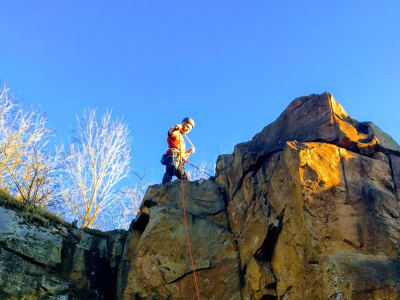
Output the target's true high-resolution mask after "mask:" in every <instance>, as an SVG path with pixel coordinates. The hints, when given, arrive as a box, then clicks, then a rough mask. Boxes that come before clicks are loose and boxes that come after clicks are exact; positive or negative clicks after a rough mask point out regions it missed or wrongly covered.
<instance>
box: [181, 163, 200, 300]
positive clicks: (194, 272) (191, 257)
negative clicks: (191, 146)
mask: <svg viewBox="0 0 400 300" xmlns="http://www.w3.org/2000/svg"><path fill="white" fill-rule="evenodd" d="M180 168H181V174H182V172H183V170H182V165H181V166H180ZM181 190H182V196H181V198H182V208H183V218H184V221H185V231H186V241H187V244H188V248H189V254H190V261H191V263H192V270H193V277H194V284H195V287H196V295H197V300H200V292H199V286H198V284H197V277H196V269H195V268H194V260H193V254H192V247H191V246H190V240H189V231H188V225H187V218H186V206H185V190H184V188H183V176H182V175H181Z"/></svg>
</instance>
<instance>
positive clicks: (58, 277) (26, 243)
mask: <svg viewBox="0 0 400 300" xmlns="http://www.w3.org/2000/svg"><path fill="white" fill-rule="evenodd" d="M38 220H39V221H38ZM43 221H44V222H43ZM126 235H127V234H126V232H123V231H114V232H109V233H100V232H99V233H95V232H87V231H83V230H79V229H76V228H73V227H72V226H68V224H62V223H60V222H57V221H55V220H52V219H43V218H36V219H35V218H32V216H30V215H29V214H26V212H24V211H21V210H18V209H9V208H5V207H1V206H0V299H60V300H61V299H65V300H67V299H112V298H113V296H114V291H115V285H116V280H115V279H116V273H117V266H118V263H119V259H120V257H121V255H122V249H123V245H124V242H125V240H126Z"/></svg>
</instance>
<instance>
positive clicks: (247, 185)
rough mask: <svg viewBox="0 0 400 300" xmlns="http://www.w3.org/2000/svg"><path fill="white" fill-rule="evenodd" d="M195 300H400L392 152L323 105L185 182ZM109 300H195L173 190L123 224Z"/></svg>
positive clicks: (329, 100) (398, 177)
mask: <svg viewBox="0 0 400 300" xmlns="http://www.w3.org/2000/svg"><path fill="white" fill-rule="evenodd" d="M184 189H185V202H186V206H187V211H188V216H189V217H188V219H189V221H188V228H189V235H190V240H191V244H192V248H193V257H194V264H195V270H196V275H197V281H198V285H199V290H200V297H201V299H246V300H247V299H249V300H250V299H251V300H260V299H264V300H265V299H400V268H399V267H400V259H399V257H398V255H399V249H400V248H399V247H400V218H399V216H400V209H399V199H400V147H399V146H398V145H397V144H396V142H394V141H393V140H392V138H391V137H390V136H389V135H387V134H385V133H383V132H382V131H381V130H380V129H379V128H378V127H377V126H375V125H374V124H373V123H369V122H357V121H356V120H354V119H353V118H351V117H350V116H349V115H347V113H346V112H345V111H344V109H343V108H342V107H341V106H340V104H338V103H337V102H336V101H335V100H334V99H333V97H332V95H330V94H329V93H324V94H321V95H310V96H308V97H301V98H298V99H295V100H294V101H293V102H292V103H291V104H290V105H289V106H288V108H287V109H286V110H285V111H284V112H283V113H282V114H281V116H280V117H279V118H278V119H277V120H276V121H275V122H274V123H272V124H270V125H268V126H267V127H265V128H264V129H263V130H262V131H261V132H260V133H259V134H257V135H256V136H255V137H254V138H253V139H252V140H251V141H249V142H247V143H242V144H239V145H237V146H236V147H235V149H234V153H233V154H232V155H222V156H220V157H219V159H218V162H217V170H216V176H215V178H212V179H211V180H208V181H205V182H185V184H184ZM117 289H118V298H119V299H196V291H195V284H194V279H193V272H192V268H191V263H190V257H189V252H188V246H187V244H186V239H185V229H184V223H183V213H182V204H181V187H180V183H179V182H174V183H171V184H166V185H155V186H152V187H151V188H150V189H149V190H148V191H147V194H146V196H145V199H144V202H143V204H142V207H141V213H140V216H139V217H138V219H137V220H136V221H135V222H134V223H133V224H132V226H131V228H130V231H129V237H128V241H127V246H126V248H125V252H124V255H123V259H122V262H121V265H120V269H119V279H118V284H117Z"/></svg>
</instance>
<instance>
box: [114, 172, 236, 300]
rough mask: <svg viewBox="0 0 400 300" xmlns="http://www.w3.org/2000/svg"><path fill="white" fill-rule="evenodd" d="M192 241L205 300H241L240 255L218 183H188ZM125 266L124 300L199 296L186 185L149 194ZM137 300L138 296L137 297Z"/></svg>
mask: <svg viewBox="0 0 400 300" xmlns="http://www.w3.org/2000/svg"><path fill="white" fill-rule="evenodd" d="M184 186H185V195H186V197H185V202H186V212H187V222H188V231H189V237H190V242H191V245H192V246H191V247H192V252H193V258H194V265H195V269H196V276H197V281H198V285H199V289H200V291H201V295H202V297H203V298H204V299H215V300H217V299H241V295H240V278H239V254H238V252H237V248H236V243H235V239H234V236H233V234H232V233H231V232H230V230H229V228H228V222H227V216H226V211H225V207H226V206H225V203H224V199H223V195H222V194H221V193H220V191H219V188H218V186H217V185H216V184H215V183H214V182H213V181H210V180H208V181H204V182H202V183H200V182H185V184H184ZM122 263H123V265H121V269H122V270H126V271H121V280H120V281H121V283H120V285H119V288H120V290H119V297H120V298H123V299H192V298H193V297H195V296H196V291H195V284H194V277H193V272H192V266H191V261H190V255H189V250H188V245H187V241H186V233H185V227H184V218H183V211H182V198H181V185H180V182H175V183H170V184H165V185H155V186H152V187H150V188H149V190H148V191H147V193H146V195H145V198H144V203H143V206H142V208H141V215H140V216H139V218H138V220H137V221H136V222H135V223H133V226H132V228H131V232H130V238H129V242H128V245H127V248H126V253H125V255H124V260H123V262H122ZM135 297H136V298H135Z"/></svg>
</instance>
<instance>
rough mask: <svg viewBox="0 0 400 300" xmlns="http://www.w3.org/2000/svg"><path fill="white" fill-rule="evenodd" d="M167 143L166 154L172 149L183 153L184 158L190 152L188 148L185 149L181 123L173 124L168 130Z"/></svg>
mask: <svg viewBox="0 0 400 300" xmlns="http://www.w3.org/2000/svg"><path fill="white" fill-rule="evenodd" d="M167 143H168V148H169V149H168V150H167V152H166V153H165V154H166V155H168V154H170V153H171V152H172V151H178V152H180V153H185V158H187V156H188V154H189V153H190V150H188V151H186V144H185V141H184V139H183V135H182V133H181V125H175V126H174V127H172V128H171V129H170V130H168V138H167ZM171 149H172V150H171Z"/></svg>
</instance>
